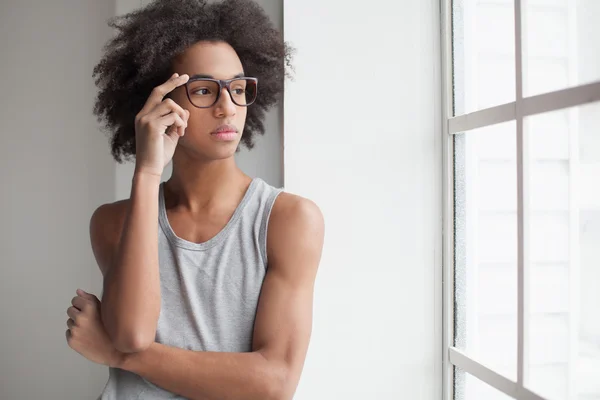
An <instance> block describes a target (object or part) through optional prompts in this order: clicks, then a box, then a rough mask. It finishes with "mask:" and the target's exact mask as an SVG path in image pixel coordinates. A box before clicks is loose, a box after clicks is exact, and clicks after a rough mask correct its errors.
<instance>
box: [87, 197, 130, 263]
mask: <svg viewBox="0 0 600 400" xmlns="http://www.w3.org/2000/svg"><path fill="white" fill-rule="evenodd" d="M128 207H129V199H126V200H119V201H116V202H114V203H107V204H102V205H101V206H99V207H98V208H96V210H95V211H94V212H93V213H92V217H91V218H90V227H89V229H90V242H91V245H92V251H93V253H94V257H95V258H96V262H97V263H98V266H99V267H100V271H102V274H105V273H106V272H107V271H108V267H109V266H110V263H111V261H112V258H113V256H114V254H115V252H116V249H117V246H118V243H119V240H120V238H121V232H122V230H123V225H124V222H125V216H126V215H127V208H128Z"/></svg>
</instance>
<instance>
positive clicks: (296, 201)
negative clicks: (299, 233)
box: [270, 192, 324, 225]
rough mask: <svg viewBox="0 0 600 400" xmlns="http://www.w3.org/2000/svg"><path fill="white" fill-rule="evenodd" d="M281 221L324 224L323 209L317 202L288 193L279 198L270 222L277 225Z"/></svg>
mask: <svg viewBox="0 0 600 400" xmlns="http://www.w3.org/2000/svg"><path fill="white" fill-rule="evenodd" d="M279 220H283V221H284V222H297V223H310V224H317V225H319V224H321V225H322V224H323V223H324V220H323V214H322V213H321V209H320V208H319V206H318V205H317V204H316V203H315V202H313V201H312V200H310V199H307V198H305V197H301V196H298V195H295V194H291V193H287V192H282V193H281V194H280V195H279V196H277V199H276V200H275V204H273V209H272V211H271V217H270V221H271V223H274V224H277V222H278V221H279ZM291 220H293V221H291Z"/></svg>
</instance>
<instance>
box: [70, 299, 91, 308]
mask: <svg viewBox="0 0 600 400" xmlns="http://www.w3.org/2000/svg"><path fill="white" fill-rule="evenodd" d="M87 302H88V300H86V299H84V298H83V297H81V296H75V297H73V299H72V300H71V304H72V305H73V307H75V308H77V309H78V310H79V311H83V309H84V307H85V305H86V303H87Z"/></svg>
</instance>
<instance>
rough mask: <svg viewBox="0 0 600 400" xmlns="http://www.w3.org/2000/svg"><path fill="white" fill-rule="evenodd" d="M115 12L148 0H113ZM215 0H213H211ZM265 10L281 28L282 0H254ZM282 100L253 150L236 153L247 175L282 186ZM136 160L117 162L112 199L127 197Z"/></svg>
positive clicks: (165, 175) (167, 174)
mask: <svg viewBox="0 0 600 400" xmlns="http://www.w3.org/2000/svg"><path fill="white" fill-rule="evenodd" d="M115 1H116V3H117V15H121V14H124V13H127V12H130V11H133V10H134V9H136V8H138V7H140V6H146V5H148V4H149V3H151V1H150V0H115ZM212 1H214V0H212ZM254 1H256V3H258V4H259V5H260V6H261V7H262V8H263V9H264V10H265V12H266V13H267V15H268V16H269V18H271V21H273V24H274V26H275V27H276V28H277V29H282V26H283V4H282V0H254ZM282 125H283V103H280V104H277V105H276V106H275V107H273V108H272V109H271V110H270V111H269V112H268V113H267V115H266V118H265V127H266V131H265V134H264V136H260V137H257V138H256V140H255V146H254V148H253V149H252V150H250V151H249V150H247V149H246V148H245V147H242V148H241V150H240V152H239V153H238V154H236V160H237V164H238V166H239V167H240V168H241V169H242V170H243V171H244V172H245V173H247V174H248V175H250V176H252V177H255V176H259V177H261V178H262V179H264V180H265V181H266V182H268V183H270V184H271V185H273V186H276V187H282V186H283V147H282V146H283V140H282V138H283V132H282ZM134 167H135V164H134V163H133V162H129V163H123V164H116V177H115V182H116V189H115V190H116V195H115V196H116V197H115V199H124V198H128V197H129V195H130V193H131V178H132V177H133V171H134ZM171 167H172V164H169V165H168V166H167V167H166V168H165V171H164V173H163V180H167V179H169V177H170V176H171Z"/></svg>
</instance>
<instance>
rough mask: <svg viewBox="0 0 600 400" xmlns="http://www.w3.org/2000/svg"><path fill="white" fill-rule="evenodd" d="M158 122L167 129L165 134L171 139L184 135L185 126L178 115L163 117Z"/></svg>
mask: <svg viewBox="0 0 600 400" xmlns="http://www.w3.org/2000/svg"><path fill="white" fill-rule="evenodd" d="M159 122H160V124H161V125H162V126H164V127H167V128H166V129H165V133H166V134H167V135H169V136H170V137H171V138H172V139H177V136H183V135H184V134H185V128H186V127H187V124H186V123H185V122H184V121H183V120H182V119H181V117H180V116H179V114H175V113H173V114H169V115H165V116H164V117H162V118H161V119H159Z"/></svg>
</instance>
